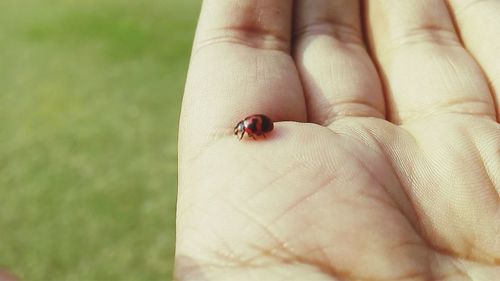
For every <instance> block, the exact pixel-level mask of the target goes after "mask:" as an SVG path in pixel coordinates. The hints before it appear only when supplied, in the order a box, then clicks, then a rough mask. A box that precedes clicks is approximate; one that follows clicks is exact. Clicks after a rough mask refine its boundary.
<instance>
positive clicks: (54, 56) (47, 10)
mask: <svg viewBox="0 0 500 281" xmlns="http://www.w3.org/2000/svg"><path fill="white" fill-rule="evenodd" d="M199 2H200V1H198V0H189V1H164V0H141V1H135V0H86V1H65V0H44V1H40V0H24V1H17V0H2V1H0V269H2V268H3V269H7V270H8V271H10V272H12V273H14V274H15V275H17V276H18V277H19V278H20V279H21V280H43V281H45V280H89V281H91V280H92V281H94V280H95V281H97V280H120V281H122V280H169V279H170V276H171V273H172V262H173V251H174V239H175V196H176V185H177V178H176V176H177V143H176V142H177V122H178V115H179V109H180V102H181V97H182V88H183V84H184V79H185V73H186V70H187V63H188V57H189V52H190V47H191V46H190V45H191V41H192V38H193V33H194V27H195V21H196V18H197V14H198V10H199V6H200V3H199Z"/></svg>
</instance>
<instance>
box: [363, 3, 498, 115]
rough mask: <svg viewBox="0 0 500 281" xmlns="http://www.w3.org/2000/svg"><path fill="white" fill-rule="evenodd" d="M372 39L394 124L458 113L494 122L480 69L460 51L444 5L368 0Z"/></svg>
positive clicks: (456, 36) (389, 112)
mask: <svg viewBox="0 0 500 281" xmlns="http://www.w3.org/2000/svg"><path fill="white" fill-rule="evenodd" d="M366 5H367V17H368V19H367V23H368V26H369V30H368V35H369V38H370V45H371V49H372V52H373V54H374V56H375V58H376V60H377V62H378V64H379V67H380V70H381V75H382V80H383V81H384V83H385V86H386V101H387V111H388V119H389V120H390V121H392V122H394V123H396V124H402V123H405V122H408V121H410V120H415V119H421V118H425V117H428V116H429V115H435V114H442V113H458V114H467V115H475V116H481V117H485V118H489V119H493V120H495V108H494V103H493V99H492V97H491V93H490V90H489V87H488V84H487V81H486V79H485V77H484V75H483V72H482V70H481V68H480V67H479V66H478V65H477V64H476V62H475V61H474V59H473V58H472V57H471V56H470V55H469V53H468V52H467V51H466V50H465V48H464V47H463V46H462V44H461V42H460V39H459V37H458V35H457V33H456V31H455V28H454V25H453V21H452V19H451V16H450V13H449V11H448V9H447V7H446V4H445V3H444V1H442V0H405V1H400V0H383V1H382V0H370V1H366Z"/></svg>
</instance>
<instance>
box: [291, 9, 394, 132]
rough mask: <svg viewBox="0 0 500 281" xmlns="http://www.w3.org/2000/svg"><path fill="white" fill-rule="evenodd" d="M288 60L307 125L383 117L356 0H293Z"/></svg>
mask: <svg viewBox="0 0 500 281" xmlns="http://www.w3.org/2000/svg"><path fill="white" fill-rule="evenodd" d="M295 13H296V15H295V18H296V22H295V31H294V34H295V38H294V41H295V42H294V43H295V47H294V57H295V60H296V63H297V67H298V70H299V73H300V75H301V78H302V82H303V85H304V91H305V96H306V101H307V111H308V118H309V120H308V121H309V122H313V123H317V124H320V125H324V126H328V125H330V124H331V123H332V122H333V121H335V120H337V119H339V118H343V117H346V116H354V117H378V118H384V117H385V109H384V98H383V94H382V87H381V83H380V80H379V78H378V75H377V71H376V68H375V66H374V65H373V63H372V61H371V59H370V57H369V55H368V53H367V51H366V48H365V45H364V41H363V36H362V29H361V20H360V3H359V1H358V0H314V1H310V0H298V1H296V7H295Z"/></svg>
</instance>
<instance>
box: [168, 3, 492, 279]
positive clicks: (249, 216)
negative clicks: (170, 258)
mask: <svg viewBox="0 0 500 281" xmlns="http://www.w3.org/2000/svg"><path fill="white" fill-rule="evenodd" d="M445 2H446V3H445ZM499 15H500V1H473V0H447V1H441V0H405V1H401V0H383V1H382V0H370V1H365V2H364V3H362V4H360V3H358V1H354V0H329V1H328V0H309V1H308V0H298V1H295V6H294V5H292V1H291V0H281V1H276V0H258V1H257V0H238V1H235V0H205V1H204V4H203V8H202V12H201V17H200V21H199V26H198V30H197V34H196V39H195V43H194V48H193V54H192V60H191V65H190V69H189V74H188V81H187V86H186V92H185V96H184V101H183V108H182V116H181V124H180V139H179V197H178V213H177V252H176V279H179V280H266V281H267V280H488V281H491V280H500V196H499V192H500V125H499V123H498V121H499V120H500V119H499V113H500V107H499V105H500V103H499V96H500V67H499V66H500V55H499V53H498V50H499V49H500V29H499V28H498V27H499V26H500V17H499ZM292 18H293V19H292ZM292 22H293V25H292ZM361 23H364V26H362V24H361ZM459 34H460V35H459ZM256 113H263V114H266V115H268V116H270V117H271V118H272V119H273V120H275V121H277V122H276V123H275V129H274V131H272V132H271V133H270V134H268V136H267V138H266V139H259V140H257V141H255V140H253V139H251V138H248V137H245V138H244V139H243V140H242V141H238V139H237V138H236V137H235V136H234V135H232V133H233V127H234V126H235V125H236V123H237V122H238V121H239V120H241V119H242V118H244V117H246V116H248V115H251V114H256Z"/></svg>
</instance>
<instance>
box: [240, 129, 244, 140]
mask: <svg viewBox="0 0 500 281" xmlns="http://www.w3.org/2000/svg"><path fill="white" fill-rule="evenodd" d="M243 135H245V131H243V132H241V137H240V140H241V139H242V138H243Z"/></svg>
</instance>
